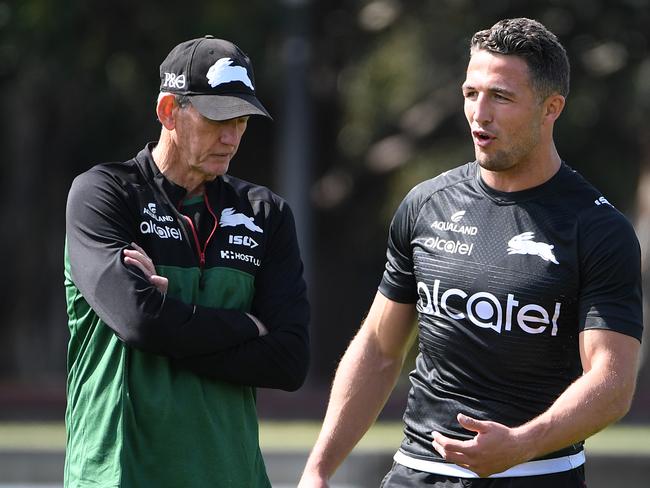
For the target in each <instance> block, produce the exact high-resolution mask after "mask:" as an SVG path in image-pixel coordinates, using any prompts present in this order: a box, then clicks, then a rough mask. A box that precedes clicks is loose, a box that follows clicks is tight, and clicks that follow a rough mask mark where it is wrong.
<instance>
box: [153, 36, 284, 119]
mask: <svg viewBox="0 0 650 488" xmlns="http://www.w3.org/2000/svg"><path fill="white" fill-rule="evenodd" d="M160 91H161V92H169V93H176V94H179V95H188V96H190V97H192V105H194V107H195V108H196V109H197V110H198V111H199V112H200V113H201V114H202V115H203V116H204V117H207V118H209V119H212V120H228V119H234V118H237V117H243V116H245V115H263V116H265V117H268V118H271V116H270V115H269V113H268V112H267V110H266V109H265V108H264V106H263V105H262V103H261V102H260V101H259V100H258V99H257V97H256V96H255V79H254V77H253V66H252V64H251V61H250V59H249V58H248V56H246V54H244V53H243V52H242V51H241V50H240V49H239V48H238V47H237V46H235V45H234V44H233V43H232V42H229V41H225V40H223V39H215V38H214V36H205V37H200V38H198V39H192V40H191V41H185V42H182V43H180V44H179V45H178V46H176V47H175V48H174V49H172V51H171V52H170V53H169V54H168V55H167V57H166V58H165V60H164V61H163V62H162V64H161V65H160Z"/></svg>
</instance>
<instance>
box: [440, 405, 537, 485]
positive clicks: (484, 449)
mask: <svg viewBox="0 0 650 488" xmlns="http://www.w3.org/2000/svg"><path fill="white" fill-rule="evenodd" d="M457 419H458V423H460V425H462V426H463V427H464V428H465V429H467V430H470V431H472V432H476V433H477V434H476V436H475V437H474V438H473V439H470V440H467V441H460V440H456V439H451V438H449V437H445V436H444V435H442V434H440V433H439V432H434V433H433V447H434V449H435V450H436V451H438V454H440V455H441V456H442V457H443V458H444V459H445V460H447V461H449V462H452V463H454V464H457V465H458V466H462V467H463V468H467V469H469V470H470V471H473V472H475V473H476V474H478V475H479V476H480V477H481V478H486V477H488V476H489V475H491V474H495V473H501V472H502V471H505V470H506V469H508V468H511V467H512V466H515V465H517V464H520V463H523V462H525V461H527V460H528V458H527V456H526V452H525V451H526V450H525V449H524V446H522V445H521V443H520V442H519V439H518V436H517V435H516V431H515V429H511V428H509V427H506V426H505V425H503V424H499V423H497V422H489V421H483V420H476V419H473V418H471V417H468V416H466V415H463V414H462V413H459V414H458V416H457Z"/></svg>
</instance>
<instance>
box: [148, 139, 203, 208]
mask: <svg viewBox="0 0 650 488" xmlns="http://www.w3.org/2000/svg"><path fill="white" fill-rule="evenodd" d="M151 156H152V157H153V160H154V163H156V166H157V167H158V169H159V170H160V172H161V173H162V174H164V175H165V178H167V179H168V180H169V181H171V182H172V183H175V184H177V185H178V186H182V187H183V188H185V189H186V190H187V195H186V197H192V196H195V195H200V194H202V193H203V190H204V186H205V182H204V180H203V179H202V178H200V177H195V176H194V175H193V174H192V173H189V172H187V171H186V170H185V169H184V168H183V167H182V161H181V158H180V155H179V153H178V150H177V149H176V146H175V145H174V143H173V141H171V138H170V136H169V134H168V133H166V132H165V131H163V132H162V133H161V135H160V140H159V141H158V144H156V147H154V148H153V150H152V151H151Z"/></svg>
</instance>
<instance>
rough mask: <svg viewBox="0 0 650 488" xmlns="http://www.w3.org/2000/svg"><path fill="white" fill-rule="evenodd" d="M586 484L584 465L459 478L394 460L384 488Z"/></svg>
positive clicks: (573, 487)
mask: <svg viewBox="0 0 650 488" xmlns="http://www.w3.org/2000/svg"><path fill="white" fill-rule="evenodd" d="M413 486H433V487H435V488H586V486H587V484H586V483H585V470H584V465H583V466H579V467H577V468H574V469H571V470H569V471H562V472H561V473H552V474H543V475H539V476H514V477H511V478H459V477H457V476H445V475H442V474H433V473H425V472H423V471H417V470H415V469H411V468H407V467H406V466H402V465H401V464H398V463H393V467H392V469H391V470H390V471H389V472H388V474H387V475H386V476H385V478H384V480H383V481H382V482H381V485H380V488H410V487H413Z"/></svg>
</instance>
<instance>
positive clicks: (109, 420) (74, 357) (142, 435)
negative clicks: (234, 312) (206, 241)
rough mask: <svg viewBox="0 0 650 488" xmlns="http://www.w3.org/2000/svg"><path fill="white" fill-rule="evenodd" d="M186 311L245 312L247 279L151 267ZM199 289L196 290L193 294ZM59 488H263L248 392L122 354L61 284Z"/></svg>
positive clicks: (215, 271)
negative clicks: (190, 306)
mask: <svg viewBox="0 0 650 488" xmlns="http://www.w3.org/2000/svg"><path fill="white" fill-rule="evenodd" d="M157 271H158V273H159V274H161V275H163V276H166V277H167V278H169V282H170V287H169V290H168V294H169V295H170V296H174V297H176V298H179V299H181V300H183V301H185V302H187V303H196V304H200V305H205V306H213V307H221V308H230V309H238V310H241V311H247V310H249V309H250V305H251V301H252V296H253V292H254V281H253V277H252V276H250V275H248V274H246V273H242V272H240V271H237V270H232V269H228V268H212V269H209V270H204V271H203V273H201V272H200V271H199V270H198V269H197V268H180V267H164V266H161V267H158V268H157ZM200 285H201V286H200ZM66 295H67V303H68V312H69V314H70V321H69V327H70V333H71V338H70V345H69V353H68V369H69V376H68V408H67V412H66V424H67V429H68V449H67V453H66V468H65V469H66V474H65V478H66V481H65V486H66V487H69V488H72V487H75V488H76V487H84V488H85V487H123V488H148V487H159V488H176V487H181V486H183V487H193V488H194V487H196V488H203V487H205V488H207V487H210V488H240V487H250V488H269V487H270V486H271V485H270V483H269V481H268V478H267V476H266V470H265V468H264V461H263V459H262V456H261V453H260V450H259V443H258V422H257V413H256V408H255V390H254V388H251V387H248V386H238V385H234V384H229V383H225V382H221V381H214V380H208V379H204V378H201V377H199V376H197V375H194V374H191V373H189V372H187V371H183V370H180V369H178V368H174V367H172V365H171V363H170V361H169V360H168V359H167V358H165V357H163V356H157V355H153V354H149V353H145V352H142V351H139V350H136V349H133V348H129V347H127V346H126V345H124V343H122V342H121V341H120V340H119V339H117V337H116V336H115V334H114V333H113V332H112V330H111V329H110V328H109V327H108V326H106V325H105V324H104V323H103V322H102V321H101V320H100V319H99V318H98V317H97V316H96V314H95V313H94V312H93V310H92V309H90V307H89V306H88V304H87V302H86V301H85V300H84V299H83V297H82V296H81V294H80V293H79V291H78V290H77V288H76V287H75V286H74V284H73V283H72V281H71V280H70V276H69V266H68V260H67V254H66Z"/></svg>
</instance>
